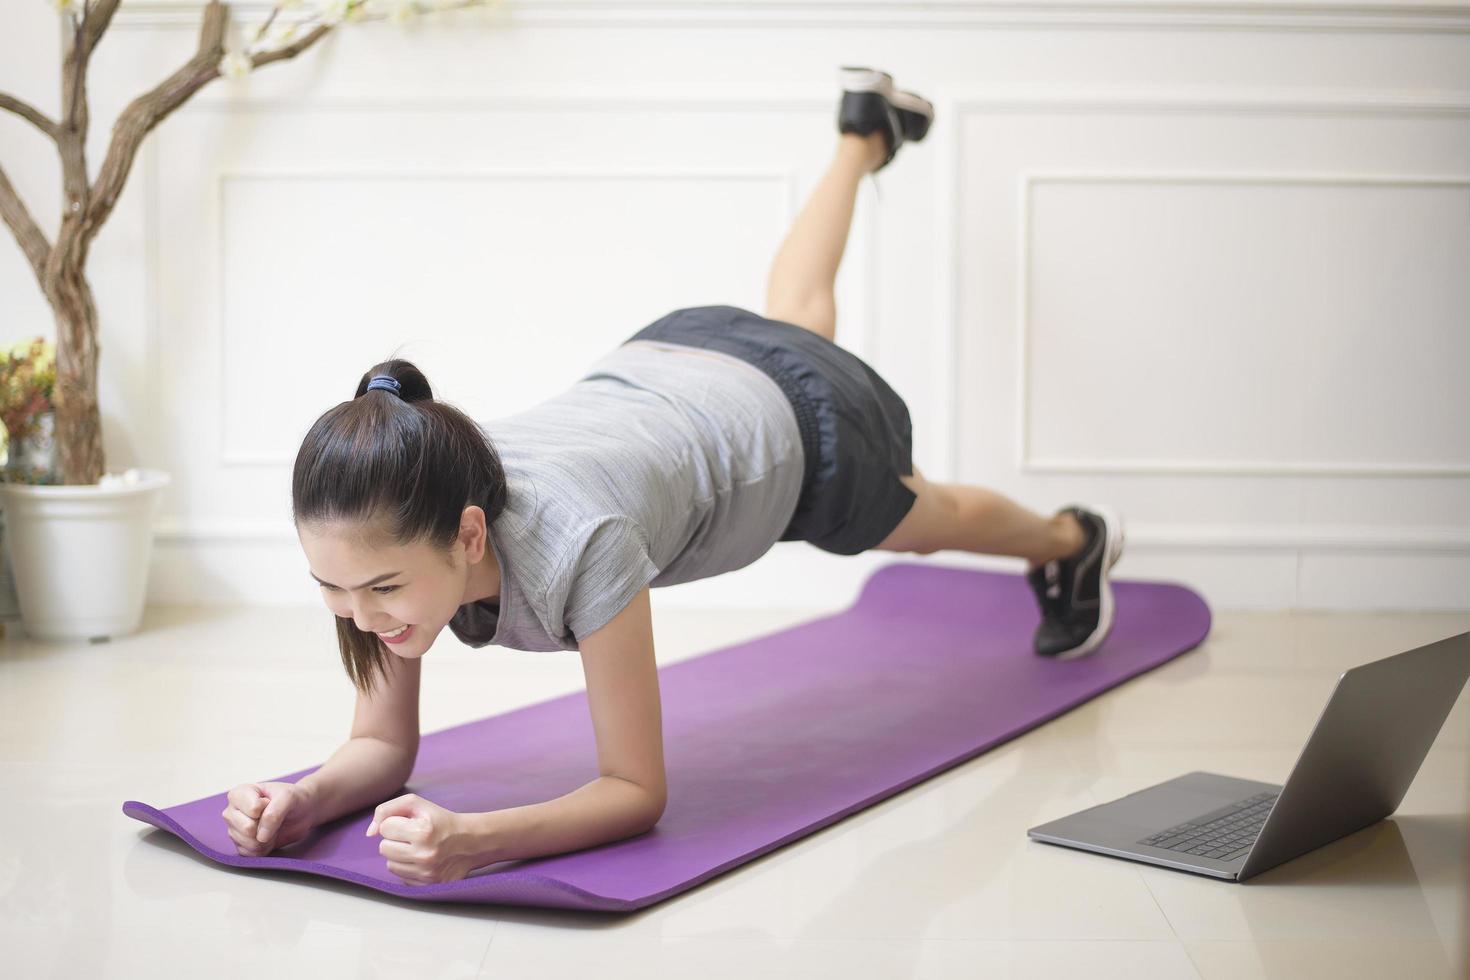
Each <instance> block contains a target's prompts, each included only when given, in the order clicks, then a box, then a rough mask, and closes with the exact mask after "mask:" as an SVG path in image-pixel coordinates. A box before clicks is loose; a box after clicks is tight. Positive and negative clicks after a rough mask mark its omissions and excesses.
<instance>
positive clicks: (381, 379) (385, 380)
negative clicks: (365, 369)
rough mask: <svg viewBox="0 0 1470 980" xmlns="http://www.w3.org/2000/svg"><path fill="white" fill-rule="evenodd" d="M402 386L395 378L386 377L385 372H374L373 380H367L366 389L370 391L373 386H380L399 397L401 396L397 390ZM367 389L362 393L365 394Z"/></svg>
mask: <svg viewBox="0 0 1470 980" xmlns="http://www.w3.org/2000/svg"><path fill="white" fill-rule="evenodd" d="M402 387H403V386H402V385H400V384H399V383H398V382H397V381H396V380H394V379H393V378H390V377H388V376H387V375H386V374H376V375H374V376H373V380H371V381H369V382H368V386H367V391H372V390H373V389H374V388H381V389H383V390H384V391H391V392H393V394H395V395H399V397H400V398H401V397H403V396H402V395H401V394H399V392H400V391H401V389H402ZM367 391H365V392H363V394H367Z"/></svg>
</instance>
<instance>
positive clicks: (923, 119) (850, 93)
mask: <svg viewBox="0 0 1470 980" xmlns="http://www.w3.org/2000/svg"><path fill="white" fill-rule="evenodd" d="M838 81H839V83H840V84H841V85H842V101H841V103H839V105H838V107H837V131H838V132H839V133H857V134H858V135H859V136H866V135H868V134H869V133H871V132H873V131H874V130H878V131H879V132H881V133H882V134H883V138H884V141H885V142H886V143H887V144H888V156H887V157H885V158H884V159H883V162H882V163H880V164H878V166H877V167H875V168H874V169H873V172H874V173H877V172H878V171H879V170H882V169H883V168H884V167H886V166H888V164H889V163H890V162H891V161H892V160H893V158H894V156H895V155H897V153H898V148H899V147H900V146H902V145H903V144H904V143H905V142H914V143H917V142H919V141H920V140H922V139H923V138H924V137H925V136H926V135H928V133H929V127H930V125H932V124H933V122H934V106H933V104H932V103H930V102H929V101H928V100H927V99H923V98H921V97H919V96H917V95H915V94H914V93H912V92H899V91H897V90H896V89H894V87H893V76H892V75H890V74H888V72H886V71H879V70H877V69H876V68H862V67H858V66H854V65H843V66H842V68H841V71H840V72H839V74H838Z"/></svg>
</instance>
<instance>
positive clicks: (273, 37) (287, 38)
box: [246, 24, 298, 54]
mask: <svg viewBox="0 0 1470 980" xmlns="http://www.w3.org/2000/svg"><path fill="white" fill-rule="evenodd" d="M297 27H298V25H296V24H275V25H273V26H272V27H271V29H270V30H269V31H267V32H266V34H265V36H264V37H256V35H258V34H259V33H260V28H258V27H255V28H251V29H250V30H249V31H247V32H246V35H247V36H248V37H252V38H255V40H253V41H251V42H250V53H251V54H255V53H257V52H260V51H275V50H278V49H280V48H283V47H285V46H286V45H287V44H289V43H291V39H292V38H294V37H295V36H296V31H297Z"/></svg>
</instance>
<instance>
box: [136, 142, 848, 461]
mask: <svg viewBox="0 0 1470 980" xmlns="http://www.w3.org/2000/svg"><path fill="white" fill-rule="evenodd" d="M342 179H352V180H362V179H368V180H401V181H435V182H437V181H443V180H473V181H485V182H492V181H516V180H536V181H545V180H566V181H576V180H657V181H673V180H687V181H695V182H706V181H752V182H762V181H764V182H771V183H773V184H775V185H776V186H777V187H778V188H779V193H780V195H781V199H782V205H783V207H784V209H785V211H786V214H787V219H788V221H789V220H791V219H792V218H794V217H795V213H796V207H797V178H796V173H795V172H794V171H792V170H789V169H788V170H776V169H765V168H745V169H731V168H700V167H621V168H602V167H560V168H539V167H538V168H531V167H495V168H488V169H483V170H463V169H456V170H431V169H422V170H420V169H414V170H403V169H397V170H373V169H371V168H363V169H343V168H341V167H322V168H312V169H309V170H300V169H298V170H289V171H288V170H251V171H246V170H234V171H221V172H219V173H217V174H216V175H215V187H214V193H213V194H212V195H211V198H212V206H213V208H214V214H213V222H214V225H215V232H216V236H217V237H216V241H215V250H214V256H213V263H214V269H213V274H214V276H215V282H216V283H219V284H220V288H219V289H217V290H216V292H215V309H214V317H215V323H216V324H218V327H219V331H220V336H219V362H218V364H217V365H215V369H216V370H217V371H218V377H219V389H218V391H219V399H218V400H217V401H216V402H215V407H216V410H217V413H218V415H217V418H216V431H217V432H218V435H219V456H218V463H219V465H220V466H222V467H226V468H228V467H271V466H284V467H289V466H291V465H292V463H293V462H294V460H295V458H296V457H295V450H294V449H293V450H289V451H282V452H250V451H246V450H239V449H232V448H231V447H230V444H229V433H228V431H227V426H226V407H227V405H228V399H229V394H230V390H231V387H232V385H231V381H230V364H229V358H228V357H226V356H225V349H226V346H227V343H228V337H227V335H228V330H229V322H230V321H229V319H228V317H227V311H226V295H225V289H224V288H223V284H224V274H225V270H224V264H225V239H226V233H227V229H226V228H225V221H224V194H225V191H226V188H227V185H228V184H230V183H231V182H245V181H273V180H324V181H331V180H342ZM151 224H155V225H156V224H157V222H156V221H153V222H151ZM875 254H876V252H875V251H874V250H870V251H869V262H870V265H871V262H872V256H873V255H875ZM866 275H867V278H868V280H869V281H870V282H871V281H872V280H874V279H875V278H876V274H875V273H874V271H873V270H872V269H871V268H869V269H868V270H867V273H866ZM155 318H156V314H155V315H154V316H150V317H149V321H150V322H152V321H153V320H154V319H155ZM864 319H865V322H866V324H867V325H868V326H871V323H872V317H871V315H869V316H868V317H866V318H864ZM632 329H636V328H632ZM863 339H864V341H865V342H866V343H867V344H868V345H869V346H870V347H871V343H872V339H871V337H867V336H864V338H863Z"/></svg>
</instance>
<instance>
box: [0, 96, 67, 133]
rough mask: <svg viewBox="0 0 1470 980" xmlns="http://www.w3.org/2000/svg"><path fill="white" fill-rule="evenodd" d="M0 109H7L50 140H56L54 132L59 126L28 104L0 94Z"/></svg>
mask: <svg viewBox="0 0 1470 980" xmlns="http://www.w3.org/2000/svg"><path fill="white" fill-rule="evenodd" d="M0 109H8V110H9V111H11V112H13V113H15V114H16V115H17V116H20V117H21V118H22V119H24V120H26V121H27V122H29V123H31V124H32V125H33V126H35V127H36V128H37V129H39V130H40V131H41V132H43V133H45V134H46V135H47V136H49V137H51V139H52V140H55V139H56V131H57V129H58V128H59V124H58V123H57V122H56V120H54V119H52V118H51V117H50V116H48V115H46V114H45V113H44V112H42V111H41V110H40V109H37V108H36V107H35V106H33V105H31V104H30V103H28V102H23V101H21V100H20V99H17V98H16V97H15V96H13V95H6V94H5V93H4V92H0Z"/></svg>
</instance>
